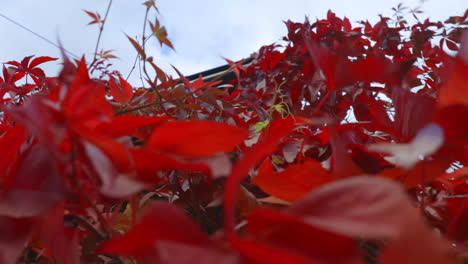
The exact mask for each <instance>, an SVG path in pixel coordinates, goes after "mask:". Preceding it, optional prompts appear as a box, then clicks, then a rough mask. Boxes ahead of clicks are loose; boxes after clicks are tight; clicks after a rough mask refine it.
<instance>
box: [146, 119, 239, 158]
mask: <svg viewBox="0 0 468 264" xmlns="http://www.w3.org/2000/svg"><path fill="white" fill-rule="evenodd" d="M247 136H248V131H247V130H245V129H243V128H238V127H235V126H231V125H228V124H225V123H218V122H212V121H172V122H167V123H165V124H163V125H161V126H159V127H158V128H156V129H155V131H154V132H153V134H152V135H151V138H150V140H149V142H148V146H149V147H150V148H152V149H155V150H158V151H162V152H167V153H171V154H174V155H178V156H182V157H186V158H198V157H207V156H211V155H213V154H216V153H219V152H227V151H231V150H232V149H233V148H234V147H235V146H237V145H239V144H240V143H242V141H243V140H245V139H246V138H247Z"/></svg>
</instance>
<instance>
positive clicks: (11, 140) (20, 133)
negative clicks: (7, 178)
mask: <svg viewBox="0 0 468 264" xmlns="http://www.w3.org/2000/svg"><path fill="white" fill-rule="evenodd" d="M25 139H26V135H25V131H24V128H23V127H22V126H20V125H16V126H15V127H12V128H10V129H9V130H7V131H6V133H5V134H3V136H2V137H0V149H1V150H2V151H1V152H0V179H1V178H2V176H3V175H4V174H5V172H6V171H7V169H8V167H10V166H11V164H12V163H13V161H14V160H15V158H16V156H17V154H18V151H19V150H20V147H21V145H22V144H23V143H24V140H25Z"/></svg>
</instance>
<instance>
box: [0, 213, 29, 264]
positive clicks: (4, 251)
mask: <svg viewBox="0 0 468 264" xmlns="http://www.w3.org/2000/svg"><path fill="white" fill-rule="evenodd" d="M31 233H32V223H31V221H30V220H29V219H25V218H20V219H17V218H10V217H5V216H0V263H2V264H15V263H18V262H17V261H18V258H19V257H20V255H21V253H22V252H23V250H24V248H25V246H26V244H27V243H28V242H29V240H30V238H31Z"/></svg>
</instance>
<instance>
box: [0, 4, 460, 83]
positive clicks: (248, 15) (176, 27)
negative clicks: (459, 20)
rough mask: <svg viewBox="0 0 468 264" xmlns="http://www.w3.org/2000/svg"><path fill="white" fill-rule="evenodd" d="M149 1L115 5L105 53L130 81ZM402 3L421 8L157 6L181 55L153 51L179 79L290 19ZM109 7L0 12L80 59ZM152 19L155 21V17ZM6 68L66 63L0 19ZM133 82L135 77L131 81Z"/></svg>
mask: <svg viewBox="0 0 468 264" xmlns="http://www.w3.org/2000/svg"><path fill="white" fill-rule="evenodd" d="M142 2H144V1H143V0H114V4H113V6H112V9H111V12H110V16H109V19H108V21H107V24H106V29H105V32H104V35H103V39H102V45H101V47H103V48H105V49H114V50H115V54H116V55H117V56H119V57H120V59H119V60H115V61H114V65H115V67H114V68H115V69H117V70H120V71H121V72H122V73H123V74H124V75H126V74H127V73H128V72H129V70H130V68H131V65H132V62H133V59H134V58H135V51H134V49H133V48H132V46H131V44H130V43H129V42H128V40H127V39H126V37H125V35H124V33H126V34H128V35H129V36H136V35H140V34H141V29H142V22H143V15H144V11H145V7H144V6H143V5H141V3H142ZM399 2H403V4H404V5H406V6H409V7H416V6H417V5H418V4H419V2H420V1H419V0H407V1H399V0H380V1H379V0H373V1H372V0H361V1H357V0H354V1H350V0H328V1H317V0H307V1H306V0H289V1H284V0H236V1H221V0H179V1H177V0H159V1H156V4H157V5H158V7H159V10H160V12H161V14H160V15H159V17H160V19H161V20H162V22H163V24H164V25H165V26H166V27H167V30H168V32H169V38H170V39H171V40H172V42H173V44H174V46H175V48H176V50H177V52H173V51H170V50H164V49H163V50H161V48H160V47H159V44H158V43H157V42H151V43H149V45H148V46H147V50H148V51H149V53H150V54H151V55H152V56H154V58H155V61H156V63H158V65H160V66H161V67H162V68H163V69H165V70H168V71H169V72H171V73H172V70H171V67H170V64H172V65H174V66H176V67H177V68H179V69H180V70H181V71H182V72H183V73H184V74H191V73H196V72H199V71H202V70H205V69H209V68H212V67H215V66H219V65H221V64H224V61H223V59H222V58H221V56H223V57H226V58H229V59H233V60H239V59H242V58H244V57H246V56H248V55H249V54H251V53H252V52H254V51H256V50H257V49H258V48H260V47H261V46H262V45H267V44H271V43H273V42H275V41H278V40H279V39H280V38H281V37H282V36H283V35H285V34H286V29H285V26H284V24H283V22H282V21H283V20H287V19H291V20H293V21H298V22H302V21H303V20H304V17H305V16H306V15H307V16H309V17H310V19H311V20H314V19H315V18H325V16H326V12H327V10H328V9H331V10H332V11H334V12H335V13H337V15H338V16H340V17H342V16H347V17H349V18H350V20H351V21H357V20H366V19H368V20H370V21H376V20H377V19H378V14H384V15H391V14H392V12H391V10H390V9H391V7H394V6H396V5H397V4H398V3H399ZM107 3H108V1H107V0H65V1H64V0H46V1H39V0H15V1H6V0H3V1H2V5H0V12H1V13H3V14H5V15H7V16H9V17H11V18H12V19H14V20H16V21H18V22H20V23H22V24H23V25H25V26H27V27H29V28H30V29H32V30H34V31H36V32H37V33H39V34H41V35H43V36H45V37H47V38H49V39H50V40H52V41H54V42H55V41H56V40H57V39H58V38H60V40H61V41H62V43H63V45H64V47H65V48H66V49H68V50H70V51H72V52H73V53H75V54H78V55H82V54H86V57H87V58H88V59H90V58H91V53H92V52H93V50H94V45H95V43H96V37H97V33H98V29H97V26H95V25H94V26H86V24H87V23H88V22H89V21H90V18H89V17H88V16H87V15H86V14H85V13H84V12H83V11H82V9H86V10H89V11H93V12H94V11H98V12H99V13H101V14H102V15H104V13H105V9H106V7H107ZM466 8H468V4H467V1H466V0H428V1H426V2H425V3H424V4H423V8H422V10H423V11H425V14H424V15H423V16H429V17H430V18H431V19H433V20H443V19H445V18H447V17H448V16H451V15H461V14H462V13H463V12H464V11H465V10H466ZM151 20H153V18H151ZM0 36H1V37H2V38H1V40H0V62H6V61H8V60H20V59H22V58H23V57H24V56H28V55H33V54H34V55H37V56H55V57H58V56H59V52H58V50H57V48H55V47H53V46H51V45H50V44H48V43H46V42H44V41H43V40H41V39H39V38H37V37H35V36H33V35H32V34H31V33H28V32H26V31H24V30H22V29H21V28H18V27H17V26H15V25H13V24H11V23H10V22H8V21H6V20H5V19H3V18H0ZM49 64H50V65H49V66H48V67H46V71H47V72H48V74H55V73H56V72H57V71H58V69H59V68H58V66H57V64H55V63H49ZM132 80H133V81H135V80H136V78H132Z"/></svg>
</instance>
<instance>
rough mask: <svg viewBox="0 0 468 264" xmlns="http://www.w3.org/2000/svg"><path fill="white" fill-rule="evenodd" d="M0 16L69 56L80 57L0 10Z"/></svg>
mask: <svg viewBox="0 0 468 264" xmlns="http://www.w3.org/2000/svg"><path fill="white" fill-rule="evenodd" d="M0 17H3V18H4V19H6V20H8V21H9V22H11V23H13V24H15V25H16V26H18V27H20V28H22V29H24V30H26V31H27V32H29V33H31V34H33V35H35V36H36V37H38V38H40V39H42V40H44V41H45V42H47V43H49V44H50V45H52V46H54V47H56V48H58V49H63V50H64V51H65V52H66V53H68V54H70V55H71V56H73V57H75V58H76V59H79V58H80V56H78V55H76V54H74V53H73V52H71V51H68V50H66V49H65V48H63V47H60V46H59V45H57V44H56V43H54V42H53V41H50V40H49V39H48V38H46V37H44V36H42V35H41V34H39V33H36V32H34V31H33V30H31V29H29V28H28V27H26V26H23V25H22V24H21V23H19V22H16V21H15V20H13V19H11V18H10V17H8V16H6V15H4V14H3V13H2V12H0Z"/></svg>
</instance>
